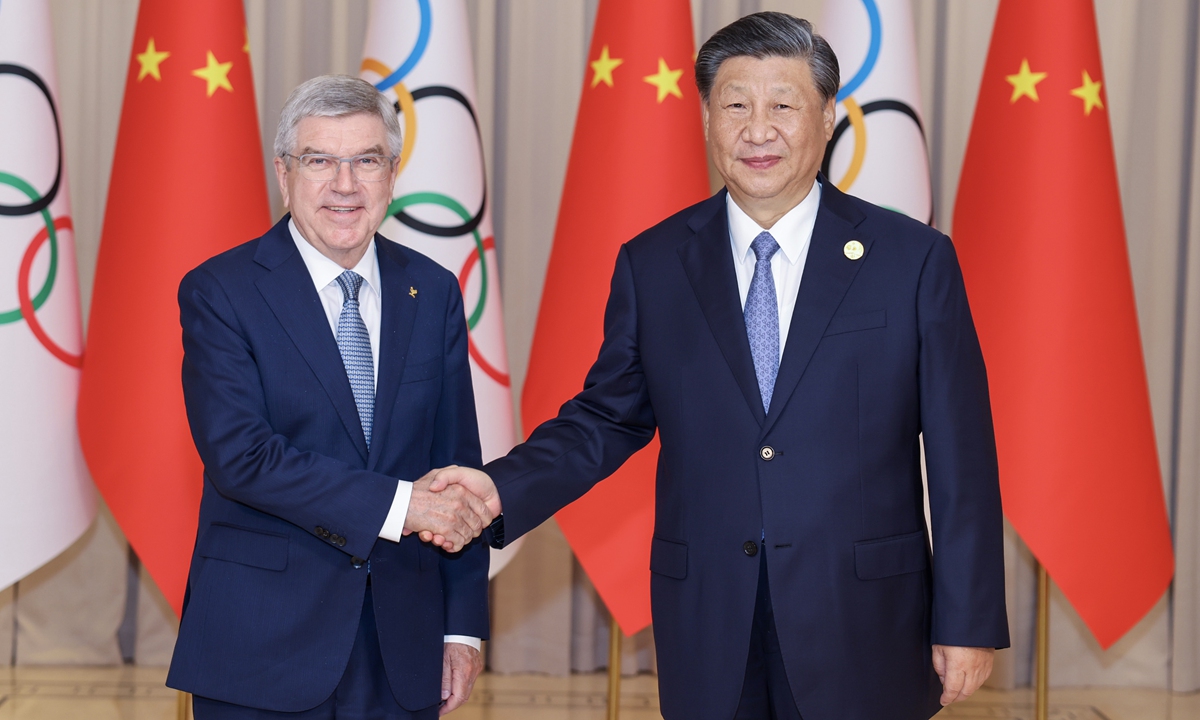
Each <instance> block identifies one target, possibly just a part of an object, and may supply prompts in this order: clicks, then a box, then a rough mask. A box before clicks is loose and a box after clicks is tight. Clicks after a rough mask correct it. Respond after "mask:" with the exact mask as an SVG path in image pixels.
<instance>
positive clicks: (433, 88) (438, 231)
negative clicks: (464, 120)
mask: <svg viewBox="0 0 1200 720" xmlns="http://www.w3.org/2000/svg"><path fill="white" fill-rule="evenodd" d="M427 97H445V98H450V99H451V100H455V101H457V102H458V103H460V104H461V105H462V106H463V107H464V108H466V110H467V113H468V114H470V116H471V122H473V123H475V137H476V138H478V139H479V157H480V158H482V157H483V134H482V133H481V132H480V131H479V118H477V117H475V109H474V108H473V107H471V101H470V100H468V99H467V96H466V95H463V94H462V93H460V92H459V91H457V90H455V89H454V88H450V87H445V86H442V85H430V86H428V87H423V88H417V89H416V90H413V92H412V99H413V102H414V103H415V102H417V101H418V100H422V99H424V98H427ZM393 105H394V106H395V108H396V112H397V113H399V112H400V102H399V101H397V102H395V103H393ZM479 164H480V167H483V163H482V162H480V163H479ZM485 208H487V169H486V168H484V171H483V198H482V199H481V200H480V201H479V212H477V213H475V215H474V217H472V218H471V219H470V220H468V221H466V222H465V223H463V224H462V225H451V226H444V225H430V224H429V223H426V222H422V221H421V220H418V219H416V218H415V217H413V216H412V215H409V214H408V213H407V212H405V211H404V210H400V211H397V212H395V213H393V214H392V217H394V218H396V219H397V220H399V221H400V222H402V223H404V224H405V225H407V226H409V227H410V228H412V229H413V230H416V231H417V232H422V233H425V234H426V235H433V236H435V237H447V238H448V237H458V236H460V235H466V234H467V233H470V232H474V230H475V229H476V228H478V227H479V223H481V222H482V221H483V211H484V209H485Z"/></svg>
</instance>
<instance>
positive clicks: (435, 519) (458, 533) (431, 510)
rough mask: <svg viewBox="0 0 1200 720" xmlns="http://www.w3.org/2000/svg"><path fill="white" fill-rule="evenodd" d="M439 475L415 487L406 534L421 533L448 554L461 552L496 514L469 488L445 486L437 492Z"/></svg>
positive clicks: (424, 480) (418, 482) (430, 477)
mask: <svg viewBox="0 0 1200 720" xmlns="http://www.w3.org/2000/svg"><path fill="white" fill-rule="evenodd" d="M436 473H437V471H434V472H431V473H429V474H427V475H426V476H425V477H423V478H421V479H420V480H418V481H416V482H415V483H413V491H412V497H411V499H410V500H409V502H408V514H407V515H406V516H405V517H404V534H405V535H407V534H409V533H414V532H415V533H418V534H419V535H420V537H421V539H422V540H425V541H426V542H430V541H435V539H436V540H440V542H436V541H435V542H434V544H435V545H438V546H439V547H441V548H442V549H444V550H446V551H447V552H458V551H459V550H461V549H462V548H463V547H465V546H466V544H467V543H469V542H471V541H472V540H474V539H475V538H476V537H478V536H479V533H481V532H483V529H484V528H486V527H487V526H488V525H490V524H491V523H492V520H494V519H495V517H496V513H493V512H492V511H491V509H489V507H488V505H487V504H485V503H484V501H483V500H481V499H479V498H478V497H476V496H475V495H474V494H473V493H472V492H471V490H470V488H468V487H466V486H465V485H455V486H453V487H446V483H445V482H442V483H441V484H440V486H439V487H438V488H437V491H436V492H434V491H433V490H431V489H430V485H431V484H432V483H433V482H434V481H433V478H434V476H435V474H436Z"/></svg>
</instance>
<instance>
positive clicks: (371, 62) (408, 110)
mask: <svg viewBox="0 0 1200 720" xmlns="http://www.w3.org/2000/svg"><path fill="white" fill-rule="evenodd" d="M362 69H363V70H370V71H371V72H373V73H376V74H377V75H379V76H380V77H387V76H388V75H391V74H392V71H391V69H390V68H388V66H387V65H384V64H383V63H381V62H379V61H378V60H376V59H375V58H366V59H365V60H363V63H362ZM391 89H392V90H393V91H395V93H396V99H397V100H399V101H400V112H402V113H404V145H403V147H402V149H401V150H400V167H399V169H397V170H396V175H397V176H398V175H400V173H402V172H404V166H405V165H408V161H409V159H411V158H412V149H413V146H414V145H416V143H417V108H416V106H415V105H414V103H413V98H412V93H410V92H409V91H408V88H407V87H406V86H405V85H404V83H396V84H395V85H393V86H392V88H391Z"/></svg>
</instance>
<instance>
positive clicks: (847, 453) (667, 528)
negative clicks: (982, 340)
mask: <svg viewBox="0 0 1200 720" xmlns="http://www.w3.org/2000/svg"><path fill="white" fill-rule="evenodd" d="M850 240H858V241H859V242H860V243H862V246H863V248H865V254H864V255H863V256H862V258H861V259H858V260H852V259H850V258H849V257H847V254H846V252H845V251H844V247H845V245H846V243H847V242H848V241H850ZM655 429H657V430H658V432H659V433H660V436H661V441H662V452H661V455H660V457H659V462H658V475H657V495H656V498H657V500H656V503H657V504H656V508H655V528H654V539H653V546H652V549H651V559H650V570H651V573H652V579H651V591H652V599H653V610H654V634H655V640H656V642H657V646H658V672H659V687H660V697H661V707H662V713H663V716H664V717H665V718H667V719H668V720H677V719H678V720H705V719H707V718H712V719H713V720H728V718H731V717H733V715H734V711H735V708H737V706H738V702H739V694H740V691H741V688H742V683H743V679H744V677H745V675H746V668H747V654H748V647H749V644H750V637H751V624H752V621H753V620H754V617H755V599H756V591H757V587H758V579H759V570H760V563H762V562H763V560H764V558H763V557H762V555H761V554H760V553H765V564H766V566H767V567H769V568H770V598H771V600H772V603H771V605H773V609H774V622H775V625H776V627H777V628H778V639H779V646H780V648H781V651H782V657H783V661H784V664H785V666H786V670H787V679H788V682H789V683H790V687H791V694H792V696H793V697H794V698H795V701H796V705H797V706H798V709H799V711H800V713H801V715H803V717H804V719H805V720H916V719H918V718H928V717H930V716H931V715H933V714H934V713H935V712H937V710H938V709H940V705H939V702H938V698H939V695H940V693H941V685H940V683H939V681H938V678H937V676H936V675H935V674H934V672H933V669H932V662H931V649H930V645H931V643H939V644H945V645H962V646H978V647H1005V646H1007V644H1008V629H1007V621H1006V617H1005V605H1004V569H1003V555H1002V534H1001V533H1002V528H1001V511H1000V493H999V486H998V479H997V472H996V452H995V444H994V439H993V432H992V423H991V411H990V406H989V402H988V389H987V379H986V375H985V371H984V365H983V358H982V355H981V353H980V349H979V343H978V341H977V339H976V335H975V329H974V325H973V323H972V321H971V315H970V310H969V308H968V306H967V296H966V293H965V291H964V287H963V282H962V276H961V274H960V272H959V268H958V263H957V260H956V258H955V255H954V249H953V247H952V246H951V244H950V240H949V239H948V238H946V237H945V236H944V235H942V234H940V233H938V232H936V231H934V230H932V229H930V228H929V227H927V226H925V225H922V224H920V223H918V222H915V221H913V220H910V219H909V218H907V217H904V216H902V215H899V214H897V213H894V212H891V211H888V210H884V209H881V208H878V207H875V206H873V205H870V204H869V203H866V202H863V201H861V200H859V199H857V198H853V197H850V196H847V195H844V194H842V193H841V192H839V191H838V190H837V189H836V188H835V187H834V186H833V185H832V184H831V183H828V182H825V183H824V187H823V190H822V194H821V203H820V209H819V210H818V214H817V220H816V226H815V229H814V231H813V236H812V242H811V245H810V248H809V251H808V258H807V262H806V265H805V268H804V274H803V279H802V281H801V284H800V291H799V296H798V298H797V300H796V305H795V310H794V314H793V318H792V322H791V326H790V330H789V334H788V339H787V345H786V347H785V348H784V353H783V358H782V360H781V363H780V367H779V374H778V377H777V380H776V384H775V391H774V397H773V399H772V401H771V406H770V412H769V413H766V414H764V412H763V403H762V400H761V398H760V395H759V390H758V386H757V383H756V380H755V374H754V364H753V360H752V359H751V353H750V347H749V342H748V340H747V335H746V328H745V322H744V320H743V316H742V307H741V304H740V300H739V297H738V288H737V281H736V277H735V274H734V266H733V257H732V250H731V247H730V239H729V230H728V218H727V211H726V205H725V193H724V191H722V192H721V193H719V194H718V195H717V196H715V197H713V198H710V199H709V200H706V201H704V202H702V203H699V204H697V205H695V206H693V207H691V208H688V209H686V210H684V211H683V212H680V213H678V214H677V215H675V216H673V217H670V218H668V219H667V220H665V221H663V222H662V223H660V224H659V225H657V226H655V227H653V228H651V229H649V230H647V231H646V232H644V233H642V234H641V235H639V236H638V237H636V238H634V239H633V240H632V241H630V242H629V243H627V244H625V245H624V246H623V247H622V249H621V251H620V253H619V255H618V258H617V263H616V270H615V272H614V274H613V280H612V288H611V293H610V296H609V301H608V308H607V311H606V313H605V318H604V342H603V345H602V347H601V349H600V353H599V357H598V358H597V360H596V362H595V364H594V365H593V366H592V368H591V371H590V372H589V374H588V376H587V379H586V383H585V388H584V390H583V391H582V392H581V393H580V394H579V395H577V396H576V397H575V398H574V399H572V400H571V401H569V402H568V403H567V404H566V405H564V406H563V408H562V410H561V411H560V413H559V415H558V417H557V418H556V419H554V420H551V421H549V422H547V423H545V424H543V425H542V426H540V427H539V428H537V429H536V430H535V431H534V432H533V433H532V435H531V436H530V438H529V440H528V441H527V442H526V443H525V444H523V445H520V446H518V447H517V448H516V449H515V450H514V451H513V452H512V453H510V454H509V455H508V456H507V457H505V458H502V459H499V460H496V461H495V462H492V463H490V464H489V465H488V466H486V467H485V468H484V469H485V470H486V471H487V472H488V473H490V474H491V476H492V478H493V479H494V481H495V482H496V485H497V487H498V488H499V492H500V497H501V500H502V503H503V506H504V515H503V536H504V538H506V539H507V540H508V541H511V540H512V539H513V538H515V537H518V536H520V535H521V534H523V533H525V532H528V531H529V530H530V529H532V528H533V527H535V526H537V525H538V524H539V523H541V522H542V521H543V520H545V519H546V518H547V517H549V516H550V515H551V514H552V513H554V512H555V511H557V510H558V509H559V508H561V507H563V506H564V505H566V504H567V503H569V502H571V501H572V500H574V499H575V498H577V497H579V496H580V495H582V494H583V493H584V492H586V491H587V490H588V488H590V487H591V486H592V485H593V484H594V483H596V482H597V481H599V480H601V479H602V478H604V477H606V476H607V475H609V474H610V473H611V472H612V471H613V470H615V469H616V468H617V467H618V466H620V465H621V463H622V462H624V460H625V459H626V458H628V457H629V456H630V455H631V454H632V453H633V452H635V451H636V450H637V449H639V448H641V447H642V446H643V445H645V444H646V443H647V442H648V441H649V439H650V438H651V436H652V435H653V433H654V431H655ZM922 432H923V433H924V440H925V448H926V457H927V463H928V475H929V486H930V503H931V507H932V525H933V536H934V542H933V545H934V551H933V554H932V556H931V554H930V550H929V540H928V538H927V536H926V530H925V521H924V514H923V501H922V487H921V468H920V455H919V452H920V451H919V442H918V436H919V435H920V434H921V433H922ZM764 534H765V542H764V541H763V540H762V538H763V535H764Z"/></svg>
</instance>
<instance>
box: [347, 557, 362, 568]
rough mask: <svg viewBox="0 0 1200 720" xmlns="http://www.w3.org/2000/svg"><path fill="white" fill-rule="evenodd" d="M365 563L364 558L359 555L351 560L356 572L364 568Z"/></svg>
mask: <svg viewBox="0 0 1200 720" xmlns="http://www.w3.org/2000/svg"><path fill="white" fill-rule="evenodd" d="M363 562H365V561H364V560H363V559H362V558H360V557H359V556H357V555H355V556H354V557H352V558H350V564H351V565H353V566H354V569H355V570H357V569H359V568H360V567H362V566H363Z"/></svg>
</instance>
